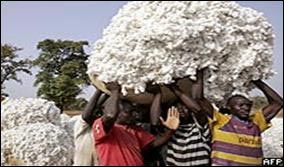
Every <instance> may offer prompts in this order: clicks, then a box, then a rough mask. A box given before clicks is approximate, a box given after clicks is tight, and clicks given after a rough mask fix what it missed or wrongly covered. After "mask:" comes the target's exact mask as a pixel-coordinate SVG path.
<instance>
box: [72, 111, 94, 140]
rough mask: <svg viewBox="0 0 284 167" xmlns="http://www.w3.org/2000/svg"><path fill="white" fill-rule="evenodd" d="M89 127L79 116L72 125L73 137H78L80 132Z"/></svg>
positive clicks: (82, 132) (84, 131)
mask: <svg viewBox="0 0 284 167" xmlns="http://www.w3.org/2000/svg"><path fill="white" fill-rule="evenodd" d="M91 128H92V127H91V126H90V125H89V124H88V123H87V122H85V121H84V120H83V119H82V117H81V116H80V117H79V119H78V120H77V121H76V122H75V125H74V138H75V139H77V138H79V137H80V136H81V135H82V134H84V133H86V131H88V130H90V129H91Z"/></svg>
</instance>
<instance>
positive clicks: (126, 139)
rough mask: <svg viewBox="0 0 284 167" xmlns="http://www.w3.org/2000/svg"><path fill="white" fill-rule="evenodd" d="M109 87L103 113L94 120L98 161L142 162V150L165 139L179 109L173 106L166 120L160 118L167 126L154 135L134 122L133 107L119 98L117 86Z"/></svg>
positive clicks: (110, 163)
mask: <svg viewBox="0 0 284 167" xmlns="http://www.w3.org/2000/svg"><path fill="white" fill-rule="evenodd" d="M107 88H108V89H109V90H110V91H111V96H110V99H109V101H108V103H107V104H106V105H105V108H104V114H103V116H102V117H101V118H99V119H97V120H96V121H95V122H94V124H93V135H94V139H95V143H96V145H95V147H96V150H97V153H98V158H99V162H100V165H103V166H104V165H106V166H142V165H144V162H143V157H142V152H143V151H146V150H149V149H151V148H155V147H158V146H161V145H162V144H164V143H166V142H167V141H168V140H169V139H170V137H171V136H172V134H173V133H174V131H175V130H176V129H177V128H178V126H179V113H178V111H177V109H176V108H174V107H172V108H170V109H169V111H168V117H167V120H166V121H164V120H163V119H161V121H162V124H163V125H164V126H166V127H167V128H168V130H167V131H166V132H165V133H164V134H162V135H161V136H160V137H158V138H156V137H154V136H153V135H151V134H150V133H148V132H146V131H145V130H143V129H142V128H141V127H138V126H135V125H134V124H133V123H134V119H133V118H134V117H133V111H134V107H133V106H132V104H131V103H130V102H128V101H126V100H120V98H119V97H120V87H119V86H118V85H117V84H113V83H112V84H108V86H107Z"/></svg>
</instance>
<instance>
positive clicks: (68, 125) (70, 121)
mask: <svg viewBox="0 0 284 167" xmlns="http://www.w3.org/2000/svg"><path fill="white" fill-rule="evenodd" d="M80 117H81V115H77V116H73V117H70V116H68V115H67V114H64V113H63V114H61V115H60V118H61V126H62V128H63V129H65V130H66V131H67V132H68V134H69V136H71V137H72V138H74V126H75V123H76V122H77V121H78V120H79V119H80Z"/></svg>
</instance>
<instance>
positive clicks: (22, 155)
mask: <svg viewBox="0 0 284 167" xmlns="http://www.w3.org/2000/svg"><path fill="white" fill-rule="evenodd" d="M1 139H2V141H1V165H11V164H10V163H11V160H13V161H18V162H23V164H24V165H27V166H65V165H67V166H68V165H72V159H73V150H72V149H74V148H73V147H74V146H73V145H74V144H73V138H71V137H69V135H68V133H67V132H66V131H65V130H63V129H62V128H60V127H59V126H55V125H53V124H51V123H34V124H27V125H23V126H18V127H16V128H12V129H9V130H6V131H4V133H3V134H2V132H1ZM2 154H3V155H2ZM2 156H3V157H2ZM2 158H3V159H2ZM2 163H3V164H2ZM13 165H19V164H13Z"/></svg>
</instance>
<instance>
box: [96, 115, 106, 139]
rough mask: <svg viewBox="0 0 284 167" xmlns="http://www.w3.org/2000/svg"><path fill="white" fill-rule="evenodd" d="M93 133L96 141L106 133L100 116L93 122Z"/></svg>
mask: <svg viewBox="0 0 284 167" xmlns="http://www.w3.org/2000/svg"><path fill="white" fill-rule="evenodd" d="M93 135H94V139H95V141H96V142H99V141H100V140H102V139H103V138H104V137H105V136H107V133H106V132H105V130H104V126H103V120H102V118H99V119H97V120H95V122H94V124H93Z"/></svg>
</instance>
